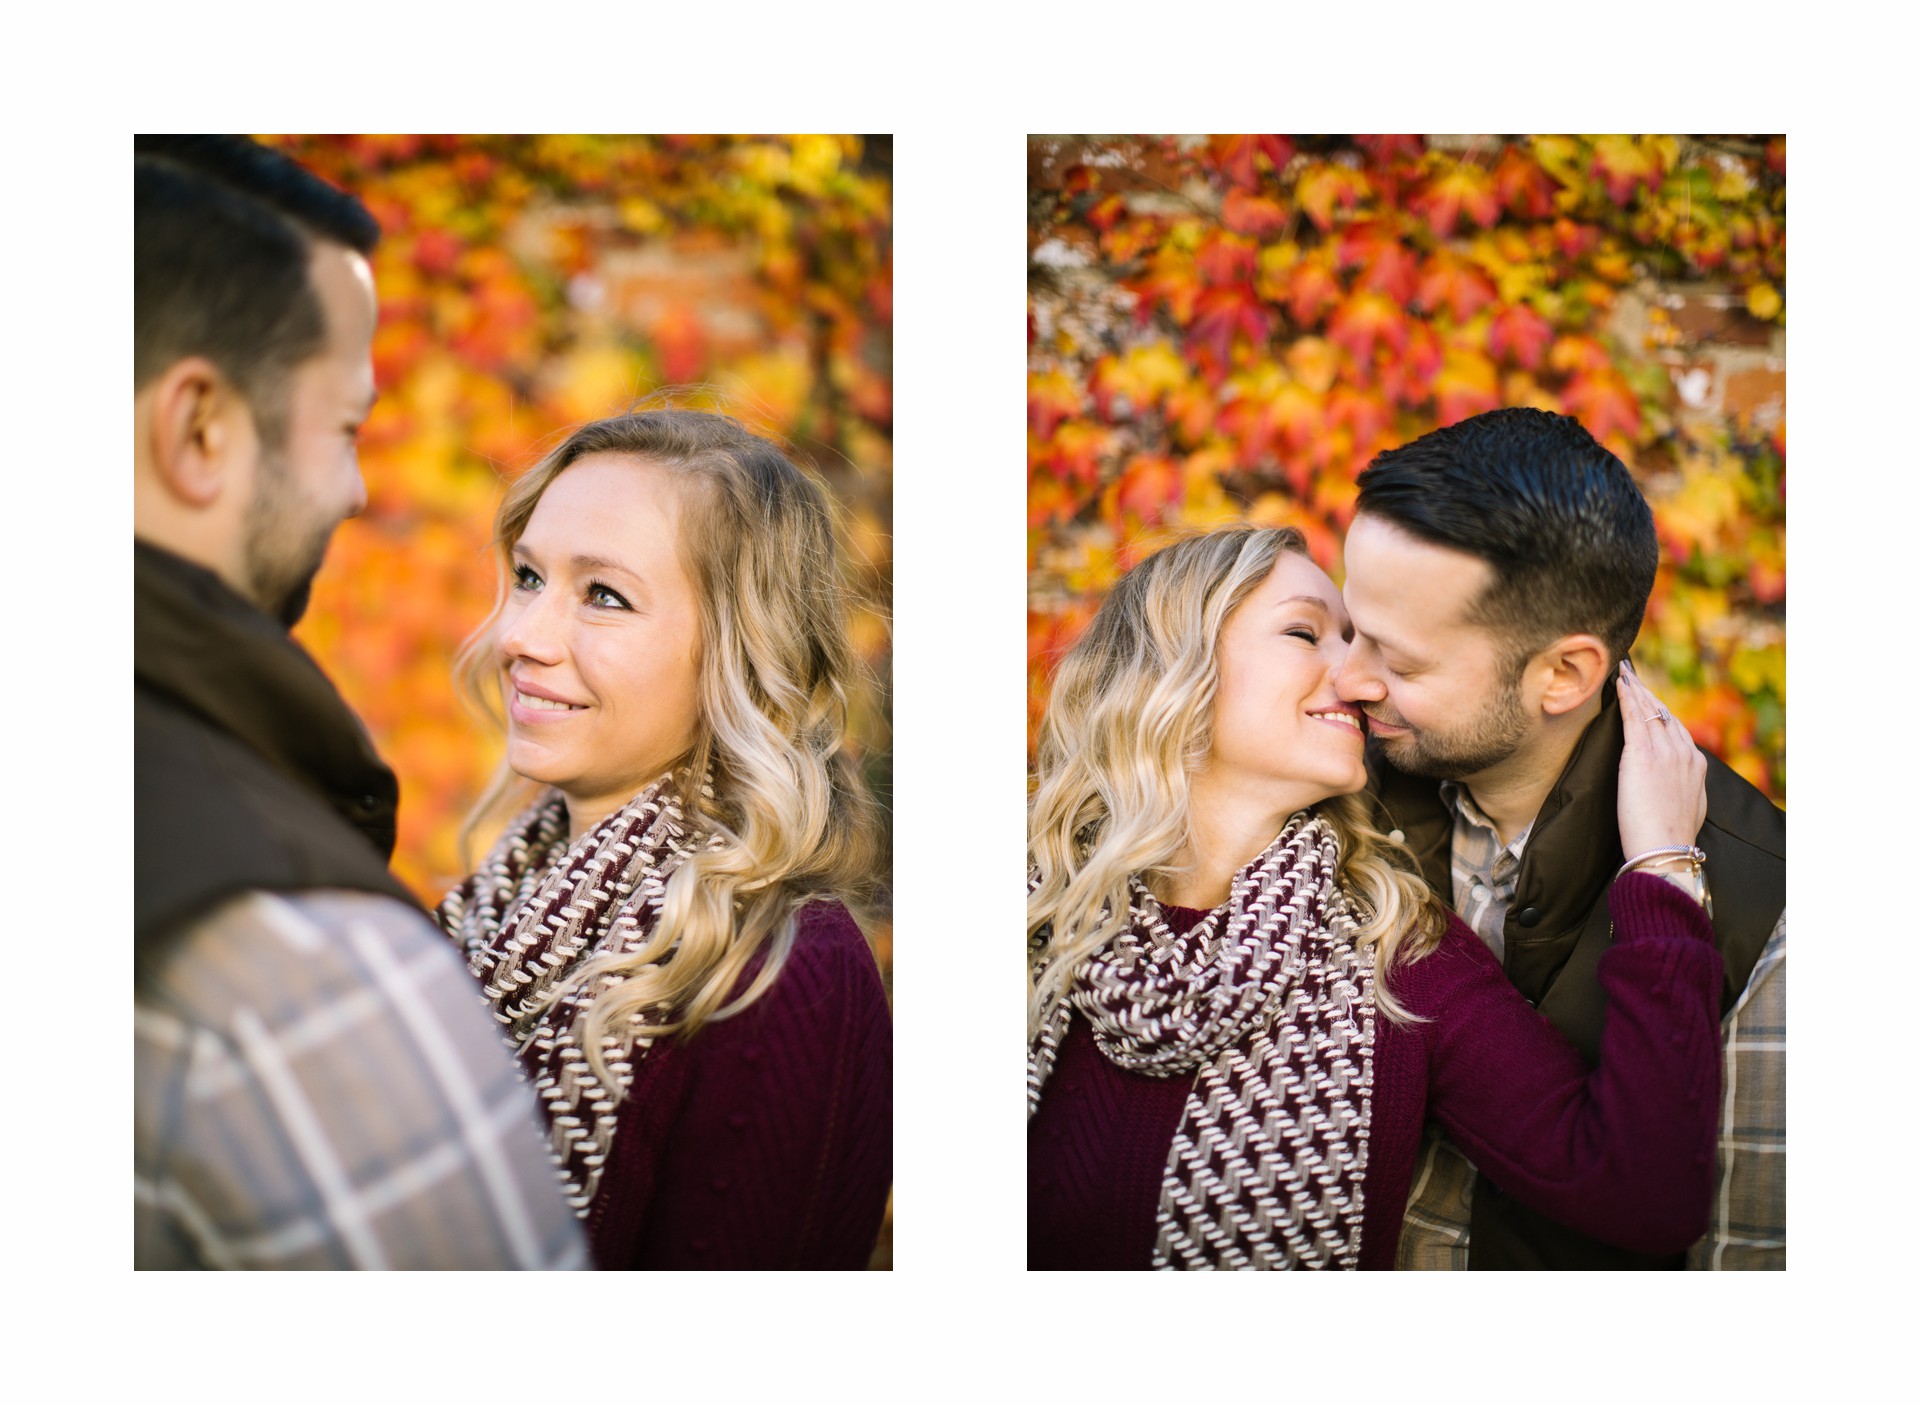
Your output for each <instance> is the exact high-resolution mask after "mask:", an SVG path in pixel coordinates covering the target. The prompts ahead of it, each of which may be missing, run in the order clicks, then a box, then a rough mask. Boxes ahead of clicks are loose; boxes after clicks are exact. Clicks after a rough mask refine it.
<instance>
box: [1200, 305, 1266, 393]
mask: <svg viewBox="0 0 1920 1405" xmlns="http://www.w3.org/2000/svg"><path fill="white" fill-rule="evenodd" d="M1272 334H1273V314H1272V313H1271V312H1269V311H1268V310H1267V307H1266V304H1264V303H1263V302H1261V301H1260V299H1259V297H1258V296H1257V295H1256V294H1255V293H1254V291H1253V289H1252V288H1251V287H1250V286H1248V285H1246V284H1244V283H1243V284H1239V285H1236V286H1232V287H1226V288H1208V289H1207V290H1206V291H1204V292H1203V293H1201V294H1200V299H1199V302H1198V304H1197V305H1196V308H1195V315H1194V319H1193V326H1192V327H1191V328H1189V329H1188V332H1187V350H1188V353H1189V354H1190V355H1193V356H1195V357H1196V359H1197V360H1199V362H1200V364H1201V369H1202V370H1203V371H1205V372H1206V373H1207V376H1208V379H1209V380H1211V381H1213V382H1214V383H1215V384H1218V383H1219V380H1220V378H1221V377H1223V376H1224V375H1226V373H1227V371H1228V369H1229V368H1230V367H1231V366H1232V364H1233V357H1232V352H1233V343H1234V338H1235V336H1244V337H1246V339H1247V341H1248V342H1249V343H1251V344H1252V345H1253V346H1256V347H1263V346H1265V345H1266V343H1267V339H1268V338H1269V337H1270V336H1272Z"/></svg>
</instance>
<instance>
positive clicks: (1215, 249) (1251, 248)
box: [1194, 231, 1260, 283]
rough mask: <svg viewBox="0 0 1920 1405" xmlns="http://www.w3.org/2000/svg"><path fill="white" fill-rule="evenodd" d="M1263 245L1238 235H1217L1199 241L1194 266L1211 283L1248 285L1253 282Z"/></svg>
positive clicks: (1212, 234) (1213, 234) (1217, 233)
mask: <svg viewBox="0 0 1920 1405" xmlns="http://www.w3.org/2000/svg"><path fill="white" fill-rule="evenodd" d="M1259 255H1260V246H1259V245H1257V244H1255V243H1254V242H1253V241H1252V240H1251V239H1243V238H1241V237H1240V236H1239V235H1237V234H1227V233H1225V232H1218V231H1216V232H1214V233H1211V234H1209V235H1207V236H1206V238H1204V239H1202V240H1201V241H1200V247H1199V249H1198V250H1197V251H1196V252H1195V254H1194V266H1195V267H1196V268H1198V269H1199V270H1200V276H1201V277H1202V278H1203V279H1205V280H1206V281H1207V282H1209V283H1245V282H1250V281H1252V278H1253V271H1254V267H1255V264H1256V262H1257V260H1258V258H1259Z"/></svg>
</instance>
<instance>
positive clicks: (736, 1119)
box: [727, 1112, 747, 1132]
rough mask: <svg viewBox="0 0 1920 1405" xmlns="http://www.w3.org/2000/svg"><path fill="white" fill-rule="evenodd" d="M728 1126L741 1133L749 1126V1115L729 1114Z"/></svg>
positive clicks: (742, 1113)
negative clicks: (742, 1129)
mask: <svg viewBox="0 0 1920 1405" xmlns="http://www.w3.org/2000/svg"><path fill="white" fill-rule="evenodd" d="M727 1125H728V1126H729V1127H731V1128H733V1130H734V1131H736V1132H737V1131H739V1130H740V1129H741V1128H742V1127H744V1126H746V1125H747V1114H746V1113H744V1112H729V1113H728V1114H727Z"/></svg>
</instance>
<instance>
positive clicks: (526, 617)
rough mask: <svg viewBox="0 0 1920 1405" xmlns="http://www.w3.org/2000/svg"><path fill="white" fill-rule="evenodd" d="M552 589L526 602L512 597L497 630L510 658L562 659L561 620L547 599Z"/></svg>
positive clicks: (551, 661) (544, 660) (547, 661)
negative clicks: (559, 620) (549, 606)
mask: <svg viewBox="0 0 1920 1405" xmlns="http://www.w3.org/2000/svg"><path fill="white" fill-rule="evenodd" d="M551 598H553V597H552V595H551V593H550V592H547V591H542V592H541V593H540V594H538V595H535V596H534V597H533V598H532V599H530V600H527V601H524V602H514V601H509V602H508V603H507V607H506V609H505V611H503V612H502V614H501V616H500V624H499V627H498V629H497V630H496V631H495V638H496V640H497V641H498V643H499V647H500V652H501V653H502V654H504V655H506V656H507V657H508V658H510V659H526V660H528V661H529V662H532V663H547V664H550V663H558V662H559V661H560V656H561V647H560V633H559V629H558V627H557V626H558V621H556V620H555V619H554V618H553V611H552V610H551V609H549V608H547V601H548V600H549V599H551Z"/></svg>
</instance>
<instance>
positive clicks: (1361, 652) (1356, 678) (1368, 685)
mask: <svg viewBox="0 0 1920 1405" xmlns="http://www.w3.org/2000/svg"><path fill="white" fill-rule="evenodd" d="M1333 690H1334V692H1335V693H1337V694H1339V697H1340V701H1342V702H1352V703H1357V702H1381V701H1383V700H1384V699H1385V698H1386V696H1387V687H1386V684H1385V683H1383V682H1381V680H1380V675H1379V674H1378V673H1377V672H1375V671H1374V670H1373V669H1372V668H1370V667H1369V666H1368V663H1367V651H1366V650H1365V649H1363V648H1361V647H1360V645H1358V644H1354V645H1353V646H1351V647H1350V648H1349V649H1348V650H1347V656H1346V658H1344V659H1342V660H1341V662H1340V666H1339V667H1338V668H1336V669H1335V670H1334V672H1333Z"/></svg>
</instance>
